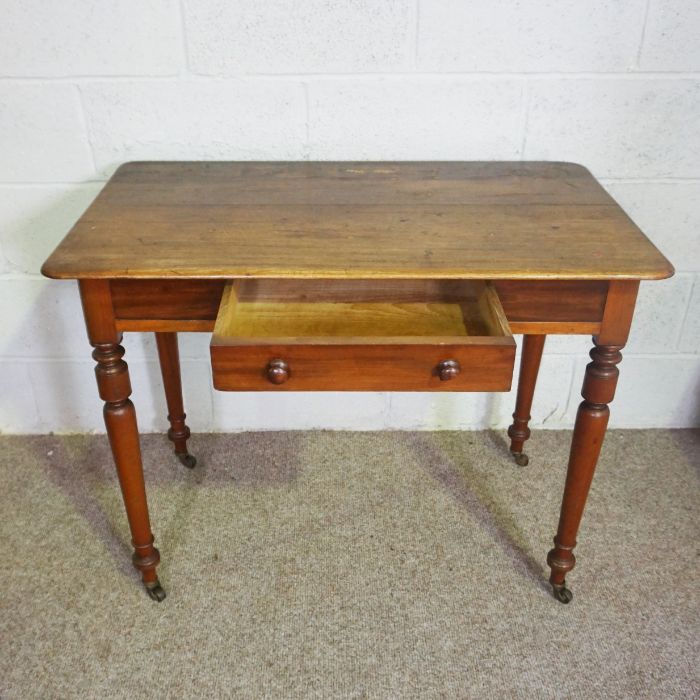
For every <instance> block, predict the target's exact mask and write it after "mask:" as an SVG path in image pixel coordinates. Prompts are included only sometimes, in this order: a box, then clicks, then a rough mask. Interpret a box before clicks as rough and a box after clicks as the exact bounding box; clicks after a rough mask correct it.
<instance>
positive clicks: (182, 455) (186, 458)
mask: <svg viewBox="0 0 700 700" xmlns="http://www.w3.org/2000/svg"><path fill="white" fill-rule="evenodd" d="M177 458H178V459H179V460H180V461H181V462H182V463H183V464H184V465H185V466H186V467H187V468H188V469H194V468H195V466H196V465H197V460H196V459H195V457H194V456H193V455H191V454H189V453H187V452H179V453H178V455H177Z"/></svg>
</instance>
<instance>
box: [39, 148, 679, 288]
mask: <svg viewBox="0 0 700 700" xmlns="http://www.w3.org/2000/svg"><path fill="white" fill-rule="evenodd" d="M42 272H43V273H44V274H45V275H47V276H49V277H55V278H115V279H118V278H132V279H133V278H144V279H149V278H150V279H158V278H160V279H169V278H185V279H187V278H190V279H196V278H236V277H259V278H263V277H270V278H318V279H338V278H344V279H382V278H383V279H401V278H404V279H409V278H414V279H415V278H422V279H430V278H432V279H460V278H462V279H512V280H518V279H561V280H565V279H580V280H596V279H599V280H608V279H660V278H664V277H668V276H670V275H671V274H673V268H672V266H671V264H670V263H669V262H668V261H667V260H666V259H665V258H664V257H663V255H661V253H660V252H659V251H658V250H657V249H656V248H655V247H654V246H653V245H652V244H651V243H650V241H649V240H648V239H647V238H646V237H645V236H644V235H643V234H642V232H641V231H640V230H639V229H638V228H637V226H636V225H635V224H634V223H633V222H632V221H631V220H630V219H629V217H628V216H627V215H626V214H625V213H624V212H623V211H622V209H621V208H620V207H619V206H618V205H617V204H616V203H615V202H614V200H613V199H612V198H611V197H610V196H609V195H608V194H607V193H606V192H605V190H604V189H603V188H602V187H601V186H600V185H599V184H598V182H597V181H596V180H595V178H593V176H592V175H591V174H590V173H589V172H588V171H587V170H586V169H585V168H583V167H581V166H579V165H576V164H572V163H545V162H540V163H537V162H493V163H488V162H485V163H465V162H402V163H391V162H385V163H381V162H358V163H351V162H344V163H330V162H329V163H319V162H277V163H265V162H230V163H225V162H135V163H126V164H125V165H123V166H121V167H120V168H119V169H118V170H117V172H116V173H115V175H114V176H113V177H112V179H111V180H110V181H109V183H108V184H107V185H106V186H105V188H104V189H103V191H102V192H101V193H100V194H99V195H98V197H97V199H96V200H95V202H94V203H93V204H92V205H91V206H90V207H89V208H88V210H87V211H86V212H85V214H84V215H83V216H82V217H81V218H80V220H79V221H78V222H77V223H76V225H75V226H74V227H73V229H72V230H71V231H70V233H69V234H68V236H67V237H66V238H65V239H64V240H63V242H62V243H61V244H60V245H59V246H58V248H57V249H56V250H55V251H54V253H53V254H52V255H51V256H50V257H49V259H48V260H47V261H46V263H45V264H44V266H43V268H42Z"/></svg>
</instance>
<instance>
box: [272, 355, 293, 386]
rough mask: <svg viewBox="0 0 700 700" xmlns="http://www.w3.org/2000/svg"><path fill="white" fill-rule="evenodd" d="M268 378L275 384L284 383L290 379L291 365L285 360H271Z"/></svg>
mask: <svg viewBox="0 0 700 700" xmlns="http://www.w3.org/2000/svg"><path fill="white" fill-rule="evenodd" d="M267 378H268V379H269V380H270V381H271V382H272V383H273V384H284V383H285V382H286V381H287V379H289V365H288V364H287V363H286V362H285V361H284V360H270V362H269V364H268V365H267Z"/></svg>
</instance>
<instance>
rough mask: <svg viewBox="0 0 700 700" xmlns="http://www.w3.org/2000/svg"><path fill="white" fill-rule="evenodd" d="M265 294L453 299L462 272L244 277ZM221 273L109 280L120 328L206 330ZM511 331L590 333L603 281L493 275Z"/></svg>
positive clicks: (596, 323) (599, 312) (272, 297)
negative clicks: (452, 275) (406, 276)
mask: <svg viewBox="0 0 700 700" xmlns="http://www.w3.org/2000/svg"><path fill="white" fill-rule="evenodd" d="M246 282H247V285H246V288H247V289H250V290H252V291H251V293H254V295H255V297H256V298H258V299H259V300H267V301H284V300H287V301H304V300H307V301H308V300H312V299H313V300H316V301H372V300H373V301H381V300H386V299H394V300H396V299H399V300H401V301H404V302H407V303H408V302H411V301H424V302H429V301H432V300H434V299H443V300H449V301H459V300H460V299H461V297H462V296H463V294H464V287H465V283H464V281H462V280H389V281H384V282H382V281H380V280H373V282H372V285H371V297H370V292H369V288H368V285H367V281H366V280H247V281H246ZM224 284H225V283H224V282H223V281H221V280H138V279H137V280H112V282H111V288H112V298H113V303H114V312H115V315H116V316H117V328H118V329H119V330H121V331H163V332H170V331H203V332H211V331H212V330H213V329H214V321H215V319H216V314H217V311H218V308H219V303H220V301H221V295H222V292H223V288H224ZM494 284H495V286H496V289H497V290H498V295H499V298H500V300H501V304H502V306H503V309H504V311H505V313H506V316H507V317H508V321H509V324H510V327H511V330H512V332H513V333H524V334H546V335H553V334H557V333H558V334H572V333H573V334H582V335H595V334H597V333H598V332H599V331H600V322H601V321H602V318H603V309H604V308H605V301H606V295H607V291H608V283H607V282H598V281H583V282H575V281H567V280H565V281H552V280H544V281H538V280H525V281H519V280H502V281H499V282H495V283H494Z"/></svg>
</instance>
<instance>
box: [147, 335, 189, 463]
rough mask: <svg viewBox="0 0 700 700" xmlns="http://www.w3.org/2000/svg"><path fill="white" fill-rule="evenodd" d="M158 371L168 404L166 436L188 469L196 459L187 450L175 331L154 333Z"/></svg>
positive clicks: (187, 433) (178, 354)
mask: <svg viewBox="0 0 700 700" xmlns="http://www.w3.org/2000/svg"><path fill="white" fill-rule="evenodd" d="M155 336H156V344H157V346H158V359H159V360H160V371H161V374H162V375H163V385H164V387H165V400H166V403H167V405H168V421H169V422H170V430H168V437H169V438H170V440H171V441H172V442H173V444H174V445H175V454H176V455H177V457H178V459H179V460H180V461H181V462H182V463H183V464H184V465H185V466H186V467H188V468H189V469H192V468H194V466H195V465H196V464H197V460H196V459H195V458H194V457H193V456H192V455H191V454H189V452H188V451H187V439H188V438H189V436H190V429H189V428H188V427H187V425H186V423H185V418H186V416H185V409H184V406H183V401H182V380H181V377H180V353H179V351H178V347H177V333H156V334H155Z"/></svg>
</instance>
